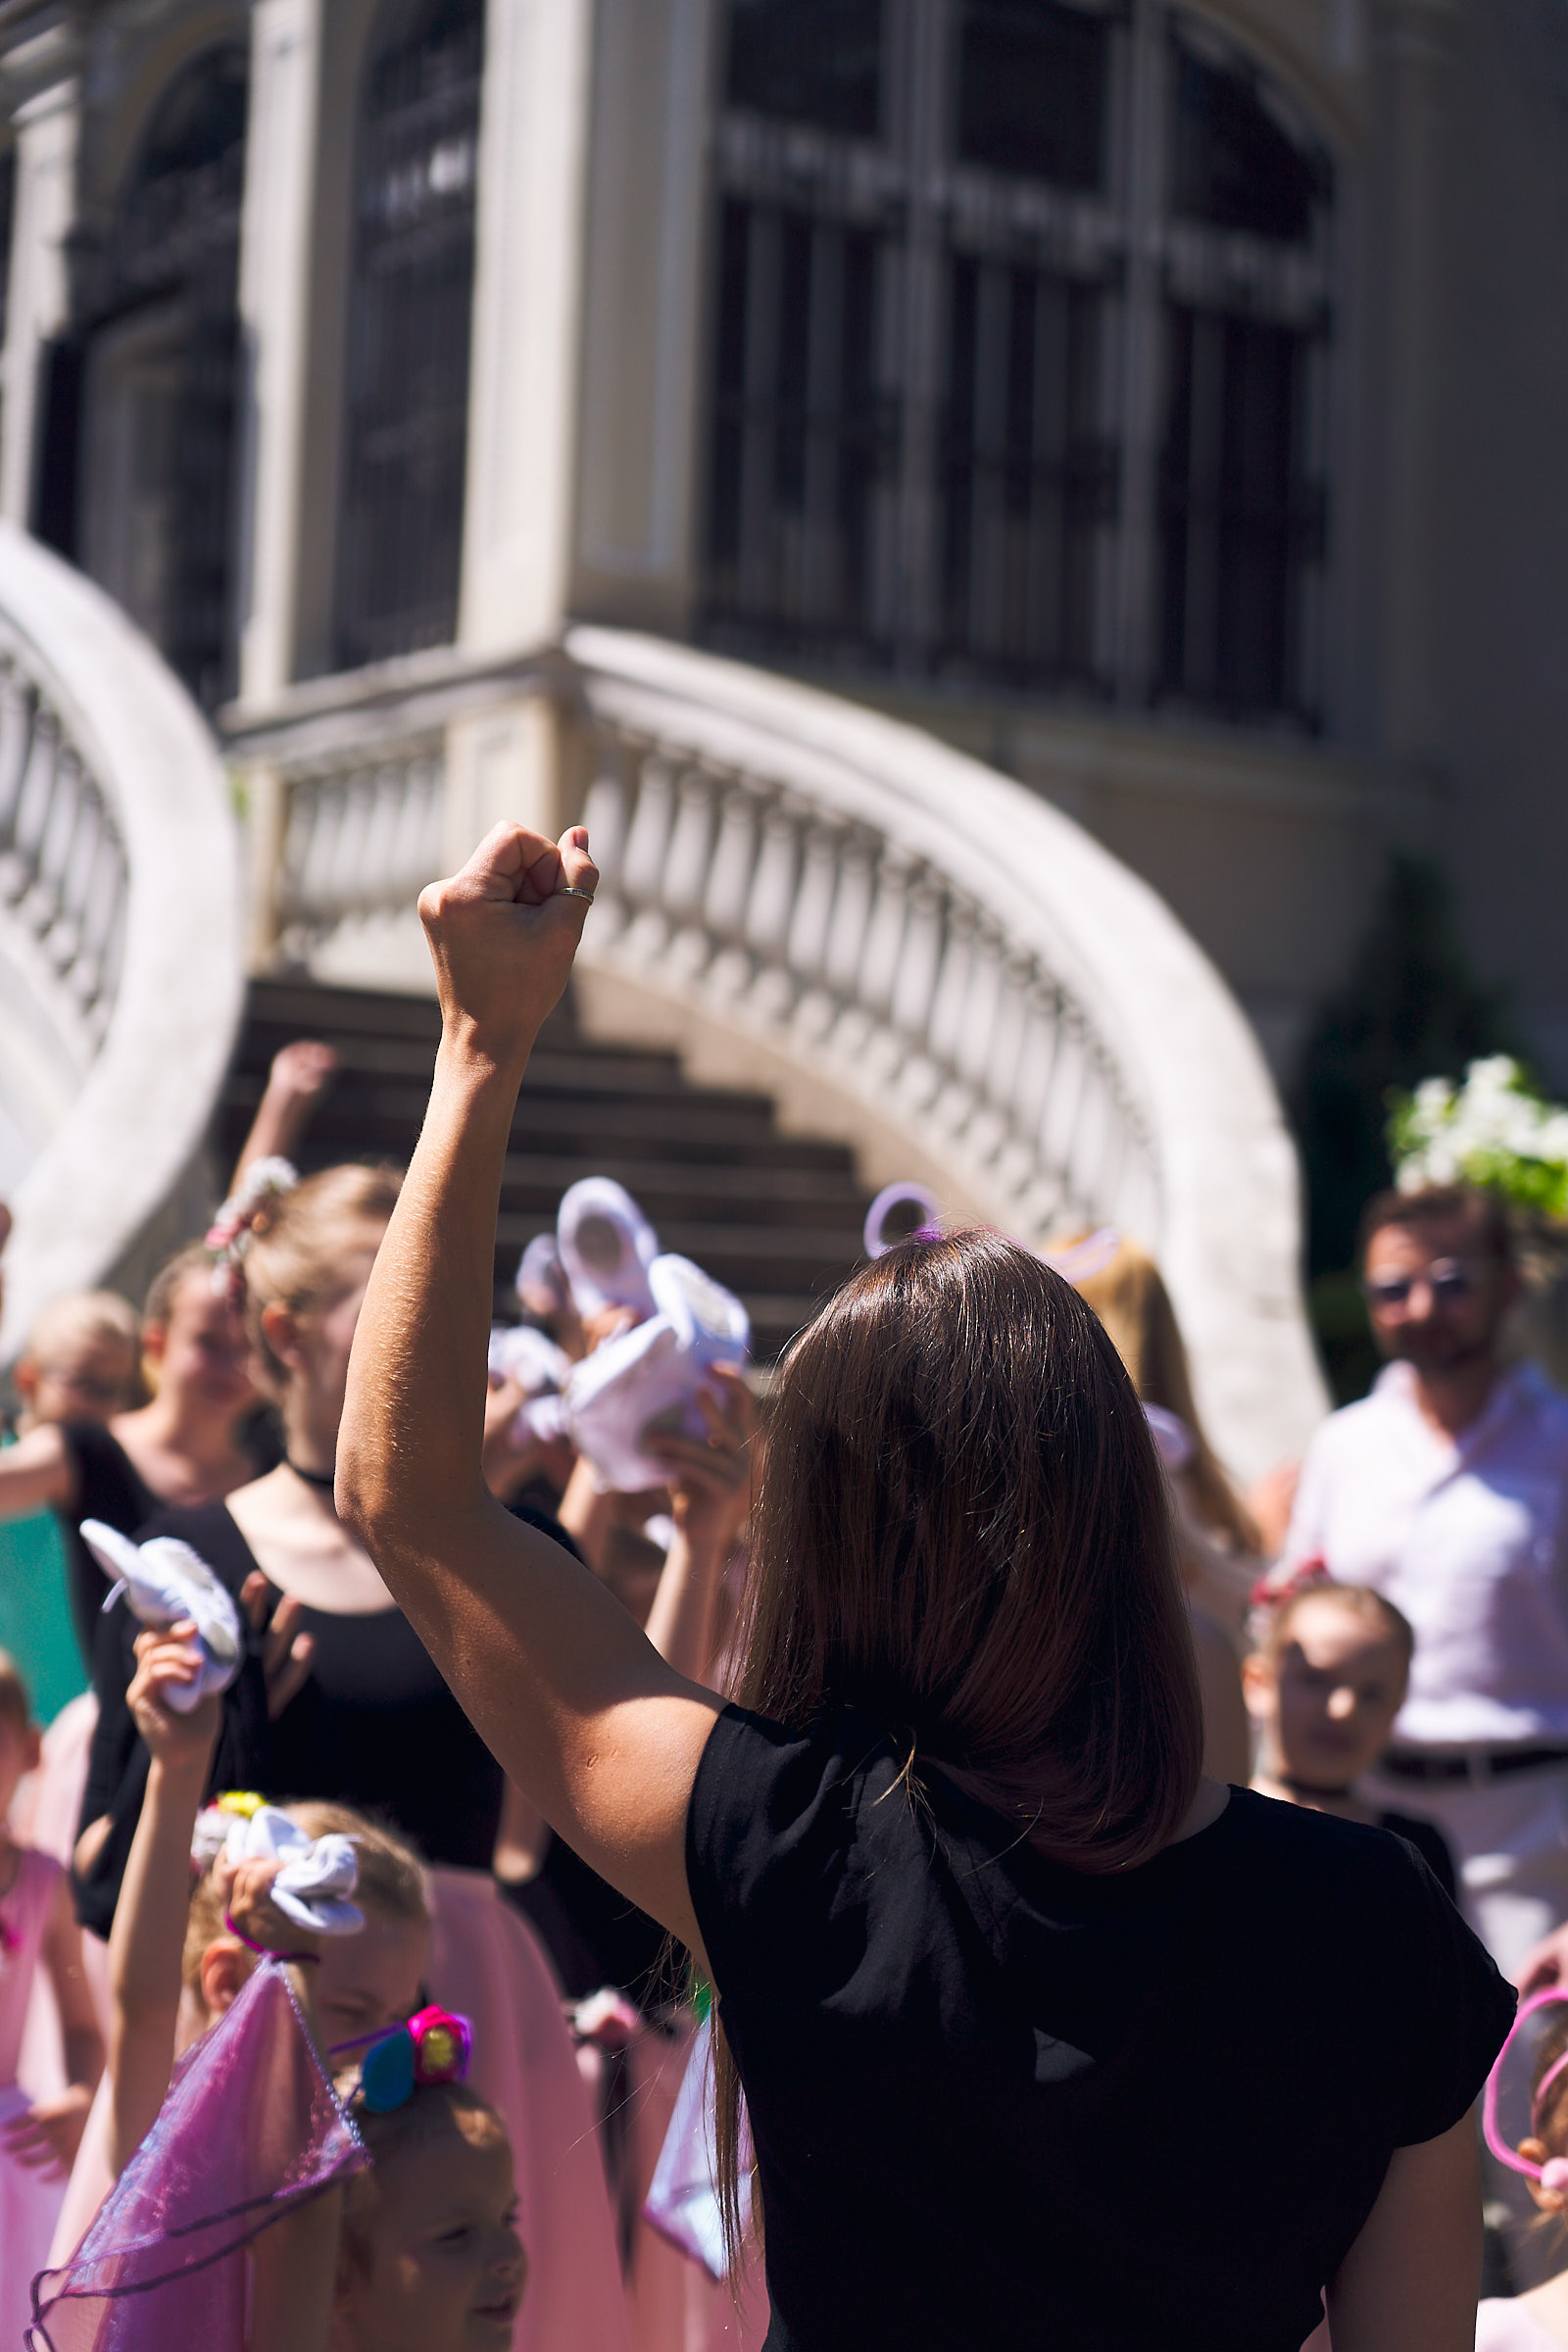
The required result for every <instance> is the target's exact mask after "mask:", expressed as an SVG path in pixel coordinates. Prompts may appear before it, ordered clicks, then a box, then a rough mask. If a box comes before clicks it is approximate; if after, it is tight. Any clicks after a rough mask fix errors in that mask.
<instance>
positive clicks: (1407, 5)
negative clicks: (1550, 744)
mask: <svg viewBox="0 0 1568 2352" xmlns="http://www.w3.org/2000/svg"><path fill="white" fill-rule="evenodd" d="M1456 15H1457V0H1384V4H1383V8H1382V15H1381V21H1380V24H1379V27H1378V29H1379V33H1380V36H1381V38H1380V46H1381V51H1382V55H1381V60H1380V62H1381V66H1382V84H1383V110H1382V124H1381V141H1380V144H1381V147H1382V160H1383V175H1382V210H1383V224H1382V225H1383V236H1382V240H1381V243H1382V268H1381V270H1380V273H1379V274H1380V277H1381V280H1382V298H1383V334H1382V376H1383V432H1382V448H1383V467H1382V471H1383V504H1382V517H1383V528H1382V533H1381V539H1382V556H1383V567H1384V568H1383V587H1382V611H1383V626H1382V631H1381V638H1382V644H1381V668H1382V685H1383V692H1382V706H1383V734H1384V743H1385V748H1386V749H1387V750H1389V751H1390V752H1393V753H1395V754H1396V755H1397V756H1399V757H1402V758H1405V759H1411V760H1430V759H1432V758H1434V757H1436V756H1437V755H1438V754H1439V752H1440V750H1441V746H1442V739H1443V732H1444V722H1443V708H1442V695H1441V688H1442V648H1441V644H1440V642H1439V637H1438V626H1437V624H1438V608H1437V598H1438V594H1439V589H1440V583H1441V580H1442V576H1443V563H1442V552H1441V537H1440V530H1439V523H1440V518H1441V513H1442V508H1443V503H1444V486H1443V481H1442V476H1441V466H1442V447H1441V428H1442V415H1441V405H1440V404H1441V385H1442V382H1443V376H1444V328H1445V319H1444V316H1443V246H1444V234H1445V231H1444V222H1443V196H1444V153H1443V130H1444V85H1445V82H1446V75H1447V71H1448V50H1449V42H1450V38H1451V34H1452V29H1453V25H1454V21H1455V18H1456Z"/></svg>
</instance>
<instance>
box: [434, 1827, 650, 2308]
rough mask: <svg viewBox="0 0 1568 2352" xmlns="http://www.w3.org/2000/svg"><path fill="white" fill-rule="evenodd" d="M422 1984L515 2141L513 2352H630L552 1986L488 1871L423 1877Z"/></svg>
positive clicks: (602, 2202) (600, 2173) (597, 2171)
mask: <svg viewBox="0 0 1568 2352" xmlns="http://www.w3.org/2000/svg"><path fill="white" fill-rule="evenodd" d="M430 1878H431V1888H432V1894H433V1898H434V1911H435V1934H434V1936H433V1938H432V1944H431V1952H430V1973H429V1985H430V1989H431V1991H432V1993H433V1994H434V1996H435V1998H436V1999H437V2000H439V2001H441V2002H443V2003H444V2004H445V2006H446V2007H447V2008H449V2009H456V2010H459V2011H460V2012H461V2013H462V2014H463V2015H464V2016H465V2017H466V2018H467V2019H469V2021H470V2022H471V2024H472V2027H473V2064H472V2067H471V2069H470V2071H469V2075H468V2080H469V2082H472V2084H473V2085H474V2087H475V2089H476V2090H478V2091H480V2092H481V2093H482V2094H483V2096H484V2097H485V2098H487V2099H489V2100H490V2101H491V2102H492V2104H493V2105H494V2106H496V2107H497V2108H498V2109H499V2110H500V2112H501V2115H502V2117H503V2119H504V2121H505V2123H506V2127H507V2132H508V2135H509V2137H510V2138H511V2141H512V2152H513V2160H514V2162H515V2167H516V2178H517V2229H518V2231H519V2233H520V2235H521V2238H522V2242H523V2244H524V2245H525V2246H526V2248H527V2249H528V2286H527V2291H526V2292H525V2294H524V2295H523V2298H522V2308H521V2310H520V2311H519V2312H518V2314H517V2321H516V2327H515V2332H514V2335H513V2339H512V2340H513V2352H631V2334H630V2328H629V2326H628V2321H627V2313H626V2303H625V2297H624V2294H623V2293H622V2290H621V2283H620V2264H619V2260H618V2258H617V2256H616V2252H615V2232H614V2227H613V2223H612V2221H611V2214H610V2198H609V2195H608V2193H607V2191H606V2188H605V2172H604V2166H603V2164H602V2162H601V2161H600V2154H599V2134H598V2131H597V2129H596V2126H595V2121H594V2112H593V2109H592V2107H591V2106H590V2104H589V2100H588V2093H587V2091H586V2090H585V2089H584V2087H583V2082H582V2078H581V2077H580V2075H579V2074H578V2072H577V2062H576V2056H575V2053H574V2051H573V2048H572V2040H571V2034H570V2033H569V2031H568V2029H567V2026H566V2021H565V2017H564V2014H563V2010H562V2002H561V1988H560V1986H559V1985H558V1984H557V1983H556V1980H555V1977H554V1976H553V1975H552V1973H551V1969H550V1963H549V1961H548V1960H547V1959H546V1958H545V1956H544V1952H543V1950H542V1948H541V1946H540V1944H539V1942H538V1939H537V1938H536V1936H534V1934H533V1931H532V1929H531V1928H529V1927H528V1925H527V1924H526V1922H525V1921H524V1920H523V1919H521V1918H520V1917H519V1916H518V1914H517V1913H516V1912H515V1911H514V1910H513V1909H512V1907H511V1905H510V1904H509V1903H506V1902H504V1901H503V1900H502V1898H501V1896H500V1895H499V1893H498V1892H497V1890H496V1884H495V1881H494V1880H493V1879H492V1878H491V1877H490V1876H489V1875H488V1873H484V1872H480V1871H474V1870H453V1869H438V1870H433V1871H432V1872H431V1874H430Z"/></svg>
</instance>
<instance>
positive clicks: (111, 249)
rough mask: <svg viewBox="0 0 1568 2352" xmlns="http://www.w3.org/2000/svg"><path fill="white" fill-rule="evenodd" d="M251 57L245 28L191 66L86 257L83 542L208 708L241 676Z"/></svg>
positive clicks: (158, 115)
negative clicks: (245, 207) (237, 561)
mask: <svg viewBox="0 0 1568 2352" xmlns="http://www.w3.org/2000/svg"><path fill="white" fill-rule="evenodd" d="M248 70H249V69H248V59H247V56H246V52H245V50H244V49H243V48H241V47H239V46H238V45H237V44H224V45H223V46H221V47H218V48H214V49H209V50H206V51H204V52H203V53H202V54H201V55H200V56H199V57H196V58H193V59H192V60H191V61H190V63H189V64H188V65H186V66H185V67H184V68H183V69H182V70H181V72H180V73H178V74H177V75H176V77H175V79H174V80H173V81H172V83H171V84H170V86H169V88H168V89H167V90H166V91H165V93H164V95H163V97H162V99H161V100H160V101H159V103H158V106H157V107H156V109H155V110H154V113H153V115H152V118H151V120H150V122H149V123H148V125H147V129H146V131H145V133H144V135H143V137H142V140H141V144H140V146H139V148H138V150H137V154H136V160H135V162H134V163H133V165H132V166H131V168H130V171H129V172H128V174H127V176H126V179H125V182H124V184H123V189H122V192H121V195H120V198H119V201H118V203H117V205H116V207H115V212H114V217H113V222H112V226H111V228H110V232H109V235H108V237H107V239H106V241H105V242H104V244H103V245H102V247H101V248H100V249H99V250H98V251H97V253H92V252H90V251H88V252H85V253H84V254H83V256H82V263H81V270H80V277H81V281H82V286H83V299H82V302H81V305H80V316H81V319H82V322H83V323H82V326H81V329H80V342H79V349H80V354H81V371H80V400H81V411H80V430H79V434H78V435H77V437H76V439H75V445H74V448H73V451H72V452H71V458H72V461H73V468H74V472H75V481H74V491H73V497H72V498H71V500H70V505H71V507H72V508H73V515H72V516H71V523H72V525H73V528H72V530H71V534H70V535H71V537H72V538H73V540H74V542H75V545H74V546H73V549H72V552H73V553H77V554H78V555H79V557H80V560H81V562H82V564H83V565H84V568H85V569H86V570H88V571H89V572H91V574H92V575H93V577H94V578H95V579H97V580H99V581H100V582H101V583H102V584H103V586H105V587H106V588H107V589H108V590H109V591H110V593H111V594H112V595H113V596H115V597H117V598H118V599H119V600H120V602H121V603H122V604H123V606H124V608H125V610H126V611H127V612H128V613H129V614H130V615H131V618H132V619H133V620H135V621H137V622H139V623H140V625H141V626H142V627H143V628H144V629H145V630H146V631H147V632H148V634H149V636H151V637H152V639H153V640H154V642H155V643H156V644H157V645H158V646H159V648H160V649H161V650H162V652H163V653H164V655H165V656H166V658H167V659H168V661H169V662H171V663H172V666H173V667H174V668H175V669H176V670H177V671H178V672H179V674H180V676H181V677H182V678H183V679H184V680H185V683H186V685H187V686H189V688H190V690H191V692H192V693H193V694H194V695H195V696H196V697H197V698H198V700H200V701H201V702H202V703H203V704H205V705H206V706H207V707H208V708H209V709H211V708H212V707H214V706H215V705H216V704H218V703H219V702H221V701H222V699H223V698H224V696H225V695H227V694H229V693H231V692H232V691H233V685H234V660H233V655H234V641H235V636H234V622H235V611H234V608H235V582H234V550H235V543H236V487H235V478H234V458H235V446H236V434H235V419H236V395H237V390H238V352H239V320H238V311H237V290H238V288H237V278H238V266H239V227H240V205H241V199H242V195H243V188H244V177H245V124H246V103H247V76H248Z"/></svg>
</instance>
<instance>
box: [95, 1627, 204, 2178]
mask: <svg viewBox="0 0 1568 2352" xmlns="http://www.w3.org/2000/svg"><path fill="white" fill-rule="evenodd" d="M175 1630H176V1633H177V1631H178V1629H175ZM136 1658H137V1665H136V1674H135V1679H134V1680H133V1682H132V1683H131V1686H130V1690H129V1692H128V1694H127V1695H128V1697H129V1701H130V1709H131V1713H132V1714H133V1715H134V1716H135V1718H136V1728H137V1730H138V1731H140V1733H141V1735H142V1737H143V1739H144V1740H146V1741H147V1744H148V1746H149V1747H150V1748H151V1750H152V1763H151V1766H150V1767H149V1770H148V1774H147V1794H146V1797H145V1798H144V1800H143V1803H142V1809H141V1818H140V1820H139V1821H138V1822H137V1824H136V1834H135V1837H134V1838H132V1840H131V1846H130V1855H129V1859H128V1860H127V1862H126V1864H125V1879H124V1885H123V1887H122V1889H121V1895H120V1902H119V1905H118V1906H117V1908H116V1911H115V1924H114V1928H113V1930H112V1932H111V1934H110V1937H109V1989H110V1995H111V1999H112V2002H113V2007H112V2011H111V2015H110V2021H109V2096H110V2108H109V2163H110V2168H111V2170H112V2171H113V2173H114V2175H115V2177H116V2179H117V2180H118V2179H119V2177H120V2175H121V2174H122V2173H123V2171H124V2169H125V2166H126V2165H127V2164H128V2163H129V2162H130V2159H131V2157H132V2156H133V2155H134V2154H135V2152H136V2150H137V2148H138V2147H140V2145H141V2143H142V2141H143V2139H145V2137H146V2135H147V2133H148V2132H149V2131H151V2129H152V2127H153V2125H154V2123H155V2122H156V2121H157V2118H158V2110H159V2108H160V2107H161V2106H162V2105H163V2103H164V2098H165V2094H166V2093H167V2091H168V2089H169V2079H170V2076H171V2075H172V2072H173V2066H174V2042H175V2035H176V2033H177V2030H178V2024H179V2002H180V1992H181V1988H182V1979H181V1961H182V1959H183V1956H184V1950H185V1922H186V1919H187V1918H188V1916H189V1913H190V1841H191V1833H192V1831H193V1830H194V1828H195V1826H196V1816H197V1813H198V1812H199V1811H200V1809H201V1801H202V1790H203V1789H204V1788H205V1786H206V1782H207V1772H208V1766H209V1764H210V1762H211V1760H212V1752H213V1743H214V1741H215V1740H216V1739H217V1737H218V1721H219V1704H220V1702H219V1700H218V1699H217V1698H216V1697H214V1698H208V1699H204V1700H203V1702H202V1704H201V1705H200V1706H199V1707H197V1708H195V1709H193V1711H192V1712H191V1713H190V1714H189V1715H176V1714H175V1713H174V1712H173V1710H172V1708H170V1707H168V1706H166V1705H165V1703H164V1700H163V1695H162V1694H163V1693H164V1692H165V1691H167V1690H168V1688H169V1687H170V1685H171V1684H172V1683H177V1682H182V1681H188V1680H189V1678H190V1674H191V1672H192V1671H193V1667H192V1663H191V1652H190V1650H189V1648H188V1646H187V1644H186V1642H185V1641H183V1640H178V1639H171V1638H169V1637H167V1636H163V1635H158V1634H140V1635H138V1636H137V1639H136Z"/></svg>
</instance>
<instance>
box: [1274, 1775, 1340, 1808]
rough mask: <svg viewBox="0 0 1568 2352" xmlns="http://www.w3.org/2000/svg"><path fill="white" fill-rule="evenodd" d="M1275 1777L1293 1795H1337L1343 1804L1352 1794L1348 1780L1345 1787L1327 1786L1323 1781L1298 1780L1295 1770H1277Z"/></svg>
mask: <svg viewBox="0 0 1568 2352" xmlns="http://www.w3.org/2000/svg"><path fill="white" fill-rule="evenodd" d="M1274 1778H1275V1779H1276V1780H1277V1781H1278V1783H1279V1785H1280V1787H1281V1788H1282V1789H1289V1790H1290V1792H1291V1794H1292V1795H1293V1796H1337V1797H1338V1798H1339V1799H1340V1801H1341V1803H1342V1804H1343V1803H1345V1802H1346V1801H1347V1800H1348V1797H1349V1796H1350V1794H1351V1789H1350V1784H1349V1783H1348V1782H1347V1783H1346V1785H1345V1786H1344V1788H1335V1789H1325V1788H1324V1787H1323V1785H1322V1783H1321V1782H1319V1781H1303V1780H1299V1779H1298V1778H1297V1776H1296V1774H1295V1773H1293V1772H1277V1773H1276V1774H1275V1775H1274Z"/></svg>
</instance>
